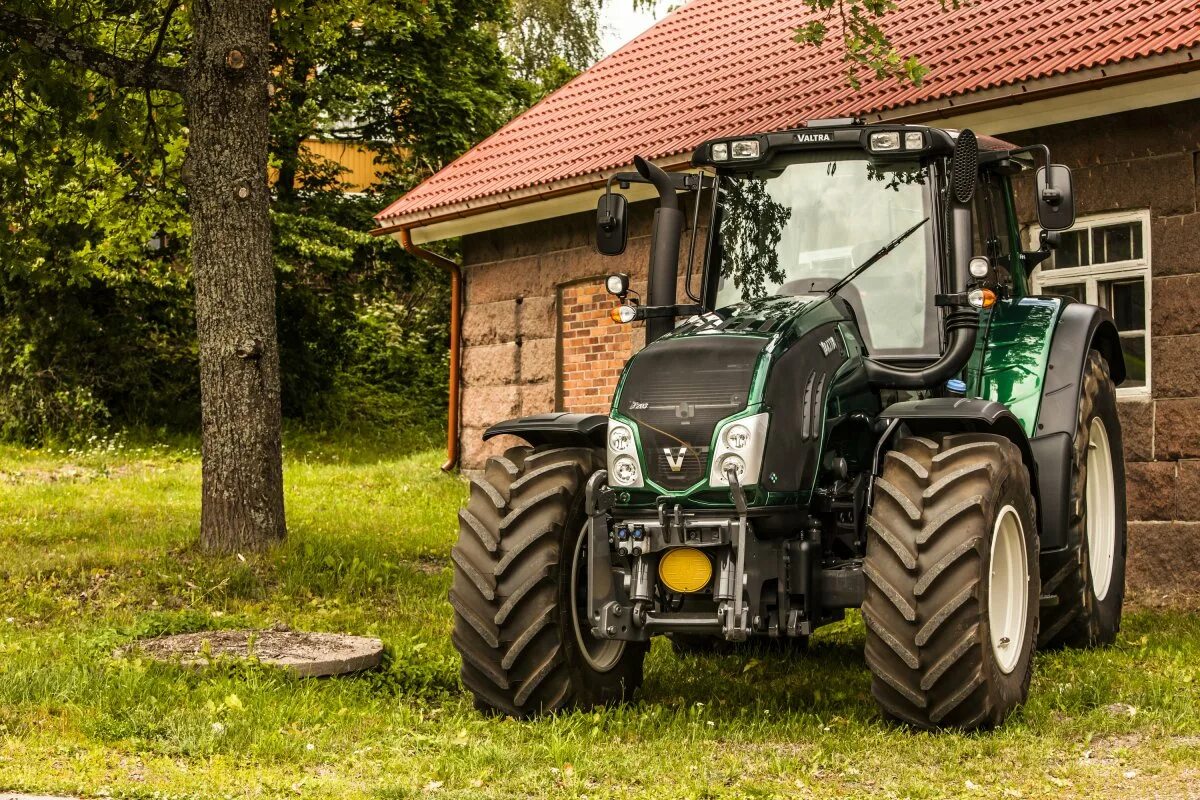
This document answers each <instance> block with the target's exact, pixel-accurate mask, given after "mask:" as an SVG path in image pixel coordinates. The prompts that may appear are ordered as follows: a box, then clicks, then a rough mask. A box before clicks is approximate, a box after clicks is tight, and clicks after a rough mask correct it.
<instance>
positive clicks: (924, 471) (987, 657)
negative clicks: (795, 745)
mask: <svg viewBox="0 0 1200 800" xmlns="http://www.w3.org/2000/svg"><path fill="white" fill-rule="evenodd" d="M874 498H875V499H874V507H873V508H872V509H871V512H870V516H869V517H868V519H867V526H868V536H867V554H866V560H865V561H864V564H863V572H864V573H865V574H866V576H867V591H866V598H865V600H864V602H863V606H862V613H863V618H864V620H865V621H866V623H867V643H866V661H867V666H868V667H869V668H870V669H871V672H872V674H873V676H874V679H873V680H872V683H871V693H872V694H873V695H874V696H875V699H876V700H877V701H878V703H879V705H880V707H881V708H882V710H883V711H884V713H885V714H886V715H888V716H890V717H892V718H894V719H896V720H900V721H903V722H907V723H909V724H911V725H914V726H916V727H919V728H942V727H956V728H963V729H968V730H969V729H974V728H980V727H990V726H993V725H997V724H999V723H1000V722H1001V721H1002V720H1003V719H1004V718H1005V717H1006V716H1007V715H1008V714H1009V713H1010V712H1011V711H1012V710H1013V709H1014V708H1016V707H1017V706H1019V705H1020V704H1021V703H1023V702H1024V701H1025V698H1026V696H1027V694H1028V691H1029V680H1030V676H1031V672H1032V664H1033V650H1034V644H1035V640H1036V638H1037V625H1038V597H1039V590H1040V587H1041V580H1040V575H1039V572H1038V535H1037V528H1036V519H1037V517H1036V516H1035V514H1034V504H1033V496H1032V493H1031V490H1030V483H1029V472H1028V470H1027V469H1026V467H1025V464H1024V462H1023V461H1022V460H1021V452H1020V450H1018V449H1017V447H1016V445H1014V444H1013V443H1012V442H1010V441H1009V440H1008V439H1005V438H1003V437H999V436H990V435H986V434H958V435H946V436H942V437H941V438H940V440H938V441H934V440H931V439H925V438H921V437H915V436H913V437H906V438H902V439H900V440H899V441H898V443H897V446H896V449H895V450H893V451H891V452H889V453H888V454H887V456H886V458H885V460H884V466H883V471H882V474H881V475H880V477H879V478H878V479H877V480H876V482H875V492H874Z"/></svg>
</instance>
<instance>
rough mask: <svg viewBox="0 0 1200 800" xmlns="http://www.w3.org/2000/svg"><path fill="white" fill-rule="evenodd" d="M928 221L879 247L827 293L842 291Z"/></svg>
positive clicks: (832, 294) (922, 221)
mask: <svg viewBox="0 0 1200 800" xmlns="http://www.w3.org/2000/svg"><path fill="white" fill-rule="evenodd" d="M926 222H929V217H926V218H925V219H923V220H921V221H920V222H918V223H917V224H916V225H913V226H912V227H911V228H909V229H908V230H906V231H905V232H904V233H902V234H900V235H899V236H897V237H896V238H895V239H893V240H892V241H890V242H888V243H887V244H885V245H884V246H883V247H881V248H879V249H878V250H877V251H876V252H875V254H874V255H872V256H871V257H870V258H868V259H867V260H866V261H864V262H863V263H862V264H860V265H859V266H858V267H855V268H854V270H852V271H851V272H850V274H849V275H847V276H846V277H844V278H842V279H841V280H840V281H838V282H837V283H835V284H834V285H833V286H830V287H829V288H828V289H826V290H825V291H826V293H827V294H828V295H829V296H830V297H833V296H834V295H835V294H837V293H838V292H840V291H841V290H842V289H843V288H845V286H846V284H848V283H850V281H852V280H854V279H855V278H857V277H858V276H859V275H862V274H863V273H864V272H866V271H867V270H868V269H870V268H871V267H872V266H874V264H875V262H877V261H879V260H880V259H881V258H883V257H884V256H886V255H887V254H888V253H890V252H892V251H893V250H895V249H896V248H897V247H899V246H900V243H901V242H903V241H904V240H905V239H907V238H908V237H910V236H912V235H913V234H914V233H916V232H917V230H918V229H919V228H920V227H921V226H922V225H924V224H925V223H926Z"/></svg>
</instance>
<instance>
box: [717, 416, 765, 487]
mask: <svg viewBox="0 0 1200 800" xmlns="http://www.w3.org/2000/svg"><path fill="white" fill-rule="evenodd" d="M769 421H770V415H769V414H755V415H754V416H752V417H745V418H744V419H738V420H734V421H732V422H727V423H726V424H725V425H724V426H722V427H721V428H720V429H719V430H718V431H717V446H716V448H715V449H714V451H713V458H712V467H711V469H710V470H709V473H708V485H709V486H728V485H729V479H728V478H726V477H725V475H726V472H727V471H728V470H730V469H732V470H733V471H734V474H735V475H737V478H738V483H742V484H753V483H758V476H759V471H760V470H761V469H762V457H763V449H764V448H765V447H766V444H767V425H768V423H769Z"/></svg>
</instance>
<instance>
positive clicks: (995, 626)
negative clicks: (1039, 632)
mask: <svg viewBox="0 0 1200 800" xmlns="http://www.w3.org/2000/svg"><path fill="white" fill-rule="evenodd" d="M987 609H988V627H989V628H990V629H991V637H992V655H994V656H995V658H996V663H997V664H998V665H999V667H1000V670H1001V671H1002V672H1003V673H1005V674H1006V675H1007V674H1008V673H1010V672H1012V671H1013V669H1015V668H1016V666H1017V661H1019V660H1020V658H1021V653H1023V652H1024V651H1025V623H1026V621H1027V620H1028V616H1029V561H1028V560H1027V554H1026V552H1025V529H1024V527H1022V525H1021V517H1020V516H1019V515H1018V514H1017V510H1016V509H1015V508H1013V507H1012V506H1005V507H1004V508H1003V509H1001V511H1000V515H999V516H998V517H997V518H996V528H995V530H993V531H992V556H991V577H990V579H989V581H988V601H987Z"/></svg>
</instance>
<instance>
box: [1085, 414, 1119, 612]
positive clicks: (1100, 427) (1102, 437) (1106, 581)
mask: <svg viewBox="0 0 1200 800" xmlns="http://www.w3.org/2000/svg"><path fill="white" fill-rule="evenodd" d="M1086 497H1087V509H1086V510H1085V515H1086V517H1087V543H1088V569H1089V571H1090V572H1091V574H1092V591H1093V592H1095V594H1096V599H1097V600H1103V599H1104V598H1105V597H1107V596H1108V590H1109V588H1110V584H1111V583H1112V574H1113V562H1114V561H1115V560H1116V555H1117V553H1116V550H1117V496H1116V484H1115V482H1114V480H1113V463H1112V449H1111V448H1110V447H1109V444H1108V431H1107V430H1105V428H1104V422H1103V421H1102V420H1101V419H1100V418H1099V417H1094V418H1093V419H1092V424H1091V425H1090V426H1089V428H1088V454H1087V495H1086Z"/></svg>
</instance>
